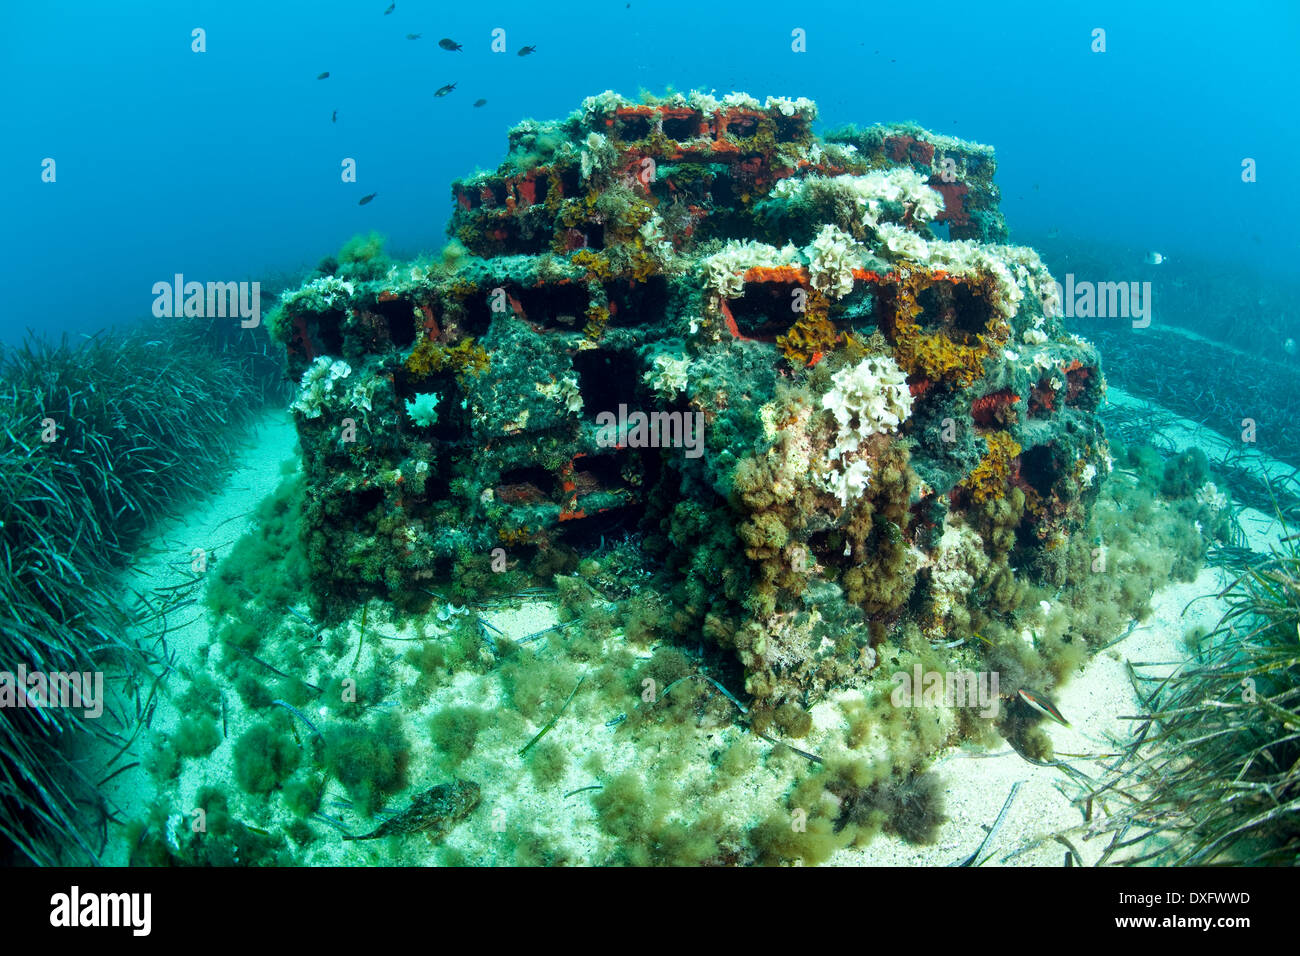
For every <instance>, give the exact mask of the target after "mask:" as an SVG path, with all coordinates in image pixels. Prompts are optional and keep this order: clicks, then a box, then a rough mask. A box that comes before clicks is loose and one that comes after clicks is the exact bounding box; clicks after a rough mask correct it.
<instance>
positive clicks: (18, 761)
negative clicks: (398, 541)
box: [0, 320, 284, 864]
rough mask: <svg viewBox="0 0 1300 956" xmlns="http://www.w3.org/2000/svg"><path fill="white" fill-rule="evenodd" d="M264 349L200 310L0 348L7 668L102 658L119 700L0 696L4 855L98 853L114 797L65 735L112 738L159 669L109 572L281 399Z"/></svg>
mask: <svg viewBox="0 0 1300 956" xmlns="http://www.w3.org/2000/svg"><path fill="white" fill-rule="evenodd" d="M272 355H273V353H272V352H271V351H270V343H269V342H268V340H267V338H266V336H265V334H264V332H263V333H262V334H258V333H257V332H256V330H252V331H243V330H240V329H238V328H237V329H235V330H234V331H233V332H232V331H230V330H222V329H217V328H215V327H214V326H213V325H212V324H211V323H210V322H208V321H207V320H175V321H171V320H169V321H168V322H165V323H163V322H158V323H153V324H144V325H141V326H137V327H133V328H132V329H130V330H127V331H121V330H118V331H108V332H104V333H101V334H99V335H96V336H93V337H89V338H77V339H75V340H70V339H68V338H66V337H65V338H64V339H63V340H62V341H59V342H53V341H49V340H48V339H44V338H36V337H34V338H30V339H29V340H28V341H27V342H26V343H24V344H23V345H21V346H18V347H15V348H11V349H7V350H5V351H4V352H3V354H2V355H0V392H3V397H4V398H3V404H2V406H0V432H3V435H4V438H5V446H4V449H3V452H2V453H0V508H2V509H3V510H2V512H0V549H2V551H3V555H2V557H0V658H2V659H3V660H4V661H5V662H6V663H5V665H4V667H5V668H6V670H7V671H9V672H12V671H13V670H15V669H16V667H17V665H18V664H20V663H21V664H22V665H24V666H25V667H26V669H27V670H28V671H29V672H42V673H69V672H75V673H94V672H101V673H102V672H104V671H106V670H107V671H109V672H111V673H112V674H113V675H115V678H116V680H117V681H118V682H120V684H121V685H122V686H121V687H119V689H118V699H117V701H116V703H117V706H118V707H119V708H120V709H117V710H110V711H106V712H105V713H104V714H103V715H102V716H101V717H99V718H98V719H87V718H86V717H85V716H84V715H83V711H81V710H77V709H55V708H40V707H31V708H24V707H15V706H13V701H12V700H10V701H7V705H6V707H5V709H4V712H3V720H0V757H2V758H3V759H0V766H2V767H3V771H2V772H3V775H4V777H3V787H2V788H0V833H2V834H3V835H4V837H5V841H4V846H5V855H6V861H5V862H7V863H18V862H28V863H38V864H52V863H58V862H65V863H66V862H85V861H88V860H90V861H93V860H97V859H98V858H99V855H100V853H101V852H102V851H103V849H104V845H105V842H106V838H107V827H108V821H109V819H110V817H111V816H112V811H111V810H110V809H109V808H108V807H107V806H106V805H105V803H104V801H103V799H102V797H101V796H100V794H99V792H98V790H97V784H98V783H99V780H100V778H101V777H100V774H99V773H98V769H99V768H98V766H92V765H89V764H87V763H86V762H83V761H77V760H73V759H72V758H71V756H70V753H69V748H68V742H69V740H70V739H71V738H74V737H78V736H91V737H95V738H100V739H102V740H103V741H104V744H105V746H108V747H112V748H113V749H117V748H119V747H121V746H122V745H123V744H125V743H126V741H127V739H128V738H129V737H130V735H132V734H133V733H134V732H135V731H136V728H137V727H138V725H139V722H140V720H141V715H142V708H143V707H144V706H145V705H146V703H147V701H146V699H145V698H144V697H141V696H140V695H141V694H142V693H143V694H146V695H147V694H148V693H149V688H150V686H154V687H156V686H157V682H158V680H159V678H160V675H162V674H163V673H165V671H166V669H167V667H168V660H167V655H166V651H165V643H163V644H159V643H153V644H149V643H140V642H139V641H137V640H136V639H134V638H132V637H130V636H129V635H128V627H129V626H130V625H131V624H133V623H135V624H148V623H149V621H150V620H151V619H152V617H153V615H152V613H151V610H150V608H149V607H148V606H143V607H140V608H136V607H132V606H131V605H130V604H128V603H127V602H124V601H122V600H121V599H120V592H121V583H120V572H121V571H122V569H123V568H124V567H125V566H126V565H127V563H128V561H129V559H130V557H131V555H132V554H133V553H134V550H135V548H136V547H137V546H138V544H139V542H140V540H141V536H142V534H143V532H144V531H145V530H146V529H147V528H148V527H149V526H150V525H152V524H154V523H156V522H157V521H158V520H160V519H161V518H162V517H164V516H166V515H168V514H174V513H177V512H179V511H180V510H182V509H183V508H185V507H188V506H190V505H192V504H193V503H194V502H195V501H197V500H199V499H200V498H201V497H203V496H204V495H208V494H211V492H212V490H213V481H214V480H219V479H220V477H221V476H222V474H223V473H224V471H225V469H227V468H228V467H229V465H230V463H231V461H232V460H233V459H234V457H235V453H236V449H237V444H236V442H237V439H238V438H239V436H241V435H242V434H244V433H245V432H246V431H247V429H248V427H249V425H250V424H251V423H252V421H253V420H254V418H255V416H256V415H257V414H258V413H259V410H260V409H262V408H263V407H264V406H265V405H266V404H267V403H268V402H276V401H283V398H284V393H283V386H282V384H281V381H280V379H281V376H280V375H279V374H278V372H277V371H276V370H275V367H276V365H277V364H278V363H277V362H276V361H275V359H274V358H273V357H272ZM128 686H129V688H130V689H129V690H128V689H126V688H127V687H128ZM12 689H13V688H12V687H10V690H12ZM109 752H110V753H111V752H112V751H111V750H110V751H109Z"/></svg>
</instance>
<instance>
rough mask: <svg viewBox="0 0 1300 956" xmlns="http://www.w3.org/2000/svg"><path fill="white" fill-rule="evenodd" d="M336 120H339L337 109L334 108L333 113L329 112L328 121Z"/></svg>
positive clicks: (334, 121) (333, 121) (335, 121)
mask: <svg viewBox="0 0 1300 956" xmlns="http://www.w3.org/2000/svg"><path fill="white" fill-rule="evenodd" d="M338 121H339V111H338V110H335V111H334V112H333V113H331V114H330V122H331V123H337V122H338Z"/></svg>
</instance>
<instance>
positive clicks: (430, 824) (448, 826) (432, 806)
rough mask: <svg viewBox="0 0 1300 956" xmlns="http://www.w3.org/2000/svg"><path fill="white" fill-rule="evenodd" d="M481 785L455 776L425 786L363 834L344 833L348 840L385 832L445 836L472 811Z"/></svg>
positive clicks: (388, 833)
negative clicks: (402, 806)
mask: <svg viewBox="0 0 1300 956" xmlns="http://www.w3.org/2000/svg"><path fill="white" fill-rule="evenodd" d="M481 798H482V797H481V794H480V793H479V786H478V784H477V783H475V782H474V781H472V780H453V781H452V782H451V783H442V784H439V785H438V786H436V787H434V788H433V789H432V790H426V791H424V793H422V794H420V795H419V796H417V797H416V798H415V799H414V800H412V801H411V805H410V806H409V807H407V808H406V809H405V810H403V811H402V812H401V813H399V814H398V815H397V816H395V817H392V818H391V819H388V820H385V821H384V822H383V823H381V824H380V825H379V826H378V827H377V828H375V829H374V830H372V831H370V832H369V833H367V834H365V835H364V836H351V835H349V834H345V835H344V837H343V839H345V840H375V839H378V838H379V837H386V836H405V835H407V834H408V833H423V834H425V835H426V836H427V837H428V838H429V840H430V841H431V842H432V841H435V840H440V839H442V838H443V837H445V836H446V835H447V834H448V833H450V832H451V831H452V829H453V828H454V827H455V826H456V824H458V823H460V821H461V820H464V819H465V818H466V817H467V816H469V815H470V813H471V812H473V810H474V808H475V807H477V806H478V802H479V800H480V799H481Z"/></svg>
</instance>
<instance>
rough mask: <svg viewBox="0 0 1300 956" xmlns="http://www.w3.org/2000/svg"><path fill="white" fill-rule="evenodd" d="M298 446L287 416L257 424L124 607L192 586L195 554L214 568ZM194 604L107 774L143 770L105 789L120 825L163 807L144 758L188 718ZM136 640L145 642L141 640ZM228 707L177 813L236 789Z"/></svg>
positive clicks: (191, 763)
mask: <svg viewBox="0 0 1300 956" xmlns="http://www.w3.org/2000/svg"><path fill="white" fill-rule="evenodd" d="M297 440H298V437H297V432H296V431H295V429H294V426H293V422H292V420H291V419H290V417H289V415H288V413H287V412H283V411H277V412H274V413H272V414H270V415H268V416H266V417H265V418H264V419H263V420H262V421H261V422H259V423H258V424H257V426H256V429H255V433H254V435H253V437H252V438H251V439H250V441H249V444H248V446H247V450H246V451H245V452H244V454H243V455H241V456H240V459H239V461H238V463H237V465H236V468H235V471H234V472H233V473H232V474H231V475H230V476H229V478H228V479H226V481H225V482H224V483H223V484H222V486H221V487H220V488H219V489H216V490H214V494H213V497H212V498H210V499H209V500H208V501H205V502H202V503H201V504H199V505H197V506H195V507H194V508H192V509H191V510H189V511H188V512H186V513H184V514H182V515H179V516H177V517H175V518H169V519H167V520H166V521H164V522H163V523H162V524H161V525H160V526H159V528H158V529H157V531H156V533H155V534H154V536H153V537H152V539H151V540H150V541H149V542H147V543H146V545H145V547H144V548H142V549H141V552H140V558H139V560H138V561H137V562H136V563H135V564H134V565H132V566H131V568H129V569H128V570H127V571H126V572H125V573H124V575H123V584H124V587H123V598H122V600H123V603H124V604H125V605H126V606H128V607H130V606H134V605H135V604H136V603H137V599H136V597H135V595H134V594H133V593H132V590H130V589H132V588H133V589H134V590H135V591H139V592H141V593H144V594H146V595H151V596H154V595H156V592H157V591H159V590H161V589H165V588H170V587H174V586H176V585H182V584H185V583H186V582H188V581H190V580H192V579H193V577H194V575H195V572H194V570H193V567H194V562H195V561H196V560H197V557H198V556H197V555H195V553H194V552H195V549H200V550H202V551H204V552H206V553H207V554H206V560H207V570H209V571H210V570H212V569H213V568H215V567H216V565H217V563H218V562H219V561H220V559H221V558H222V557H223V556H224V555H225V554H227V553H229V551H230V548H231V547H233V545H234V543H235V542H236V541H238V540H239V539H240V538H241V537H242V536H243V535H244V534H245V533H246V532H247V531H248V530H249V528H250V527H251V519H252V513H253V511H254V510H255V509H256V507H257V505H258V503H259V502H260V501H261V500H262V499H263V498H265V497H266V496H267V495H269V494H270V493H271V492H272V491H274V490H275V487H276V486H277V485H278V484H279V483H280V481H281V479H282V478H283V475H282V474H281V471H280V465H281V463H282V462H284V461H286V460H289V459H292V458H294V457H295V454H294V447H295V445H296V444H297ZM192 597H193V598H194V603H193V604H191V605H189V606H187V607H182V608H179V609H177V610H175V611H173V612H171V613H170V614H168V615H167V622H166V623H167V625H168V628H167V631H166V634H165V635H164V637H163V640H165V642H166V649H167V653H168V654H170V655H174V661H175V670H173V671H172V672H170V673H169V674H168V675H167V676H166V677H165V678H164V679H163V680H162V682H161V683H160V685H159V688H158V695H157V705H156V709H155V710H154V713H153V719H152V721H151V722H150V726H149V727H148V728H145V729H142V730H141V731H140V734H139V736H138V737H137V738H136V741H135V743H133V744H132V746H131V748H130V749H129V750H128V751H127V752H126V753H125V754H123V756H122V757H120V758H119V759H118V760H117V761H115V762H114V764H113V766H112V767H110V768H107V769H106V770H105V771H104V772H105V774H107V773H111V772H112V771H113V770H114V769H116V768H118V767H121V766H124V765H126V764H129V763H132V762H134V761H141V762H142V763H141V765H140V766H139V767H134V768H132V769H131V770H128V771H126V772H124V773H121V774H119V775H118V776H116V777H114V778H113V779H112V780H110V781H109V782H108V783H106V784H105V785H104V786H103V788H101V793H102V794H103V795H104V797H105V799H106V800H107V801H108V805H109V807H110V809H112V810H113V812H114V813H116V814H117V816H118V817H119V818H121V819H122V820H139V819H142V818H144V817H145V816H147V815H148V813H149V810H150V808H151V807H152V806H153V804H154V803H155V802H156V800H157V797H158V794H157V792H156V789H155V786H154V781H153V778H152V777H151V776H150V775H149V773H148V772H147V770H146V768H145V763H146V758H147V757H148V756H149V755H150V754H151V752H152V751H153V750H154V746H155V741H156V740H157V739H158V738H159V737H165V736H168V735H170V734H172V733H174V732H175V730H176V728H177V725H178V724H179V723H180V719H181V717H182V716H183V715H182V714H181V713H180V712H179V711H178V710H177V707H176V704H175V702H174V699H175V697H176V696H177V695H179V694H181V693H183V692H184V691H185V689H186V688H187V686H188V682H187V681H186V680H185V678H184V677H183V676H182V674H181V671H182V670H184V669H189V668H193V667H197V666H198V664H199V658H198V656H197V654H198V650H199V648H201V647H203V646H204V645H205V644H207V642H208V640H209V626H208V616H207V613H206V612H205V610H204V608H203V594H202V590H201V589H196V590H195V591H194V593H193V595H192ZM160 629H161V622H159V623H157V624H154V625H150V630H146V631H145V632H144V633H146V634H147V633H151V632H154V633H156V632H157V631H158V630H160ZM137 636H138V637H142V636H143V634H141V635H137ZM146 643H149V642H146ZM158 650H159V651H160V652H161V650H162V645H161V643H159V644H158ZM108 679H109V680H112V679H113V676H112V675H109V678H108ZM148 692H149V686H148V683H146V684H145V685H144V686H142V687H141V688H140V694H141V695H142V697H143V696H144V695H147V694H148ZM226 701H227V706H228V709H229V713H228V714H227V725H228V727H229V729H230V733H229V736H228V737H227V739H225V740H223V741H222V742H221V744H220V745H219V746H218V747H217V749H216V750H215V751H213V752H212V754H211V755H210V756H209V757H207V758H205V759H202V760H185V761H184V763H183V764H182V767H181V773H180V779H179V781H177V782H174V783H173V786H175V787H176V788H177V792H178V793H179V795H180V800H179V802H178V805H179V806H189V805H190V804H192V802H193V796H194V793H195V792H196V791H197V790H198V789H199V787H201V786H205V785H210V786H217V787H220V788H222V789H226V790H230V789H233V778H232V776H231V766H230V754H231V747H232V745H233V743H234V739H235V737H236V734H235V733H234V726H235V725H234V724H233V723H232V718H233V716H234V714H235V709H236V708H238V706H239V698H238V696H237V695H236V694H234V693H231V692H229V690H227V693H226ZM132 706H134V705H132ZM113 752H114V749H107V750H105V749H104V748H103V747H102V746H101V745H98V744H96V745H95V748H94V753H93V754H92V755H91V756H92V759H94V758H98V759H99V760H107V759H109V758H110V757H111V756H112V755H113ZM128 859H129V848H128V847H127V846H126V845H125V843H124V842H123V841H121V840H120V839H110V841H109V844H108V849H107V851H106V854H105V859H104V862H105V863H106V864H108V865H114V866H125V865H126V864H127V862H128Z"/></svg>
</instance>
